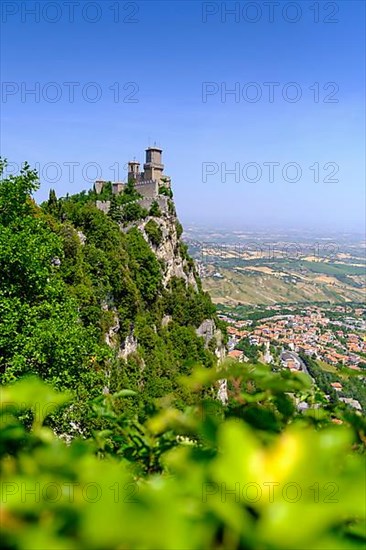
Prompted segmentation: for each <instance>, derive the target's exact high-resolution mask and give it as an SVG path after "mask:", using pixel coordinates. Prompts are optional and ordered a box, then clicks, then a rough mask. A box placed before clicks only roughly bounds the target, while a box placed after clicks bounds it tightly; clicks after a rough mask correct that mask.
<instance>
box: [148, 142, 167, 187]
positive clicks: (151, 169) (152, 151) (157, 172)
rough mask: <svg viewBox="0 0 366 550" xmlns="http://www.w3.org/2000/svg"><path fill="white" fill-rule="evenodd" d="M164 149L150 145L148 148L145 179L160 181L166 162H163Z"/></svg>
mask: <svg viewBox="0 0 366 550" xmlns="http://www.w3.org/2000/svg"><path fill="white" fill-rule="evenodd" d="M162 151H163V150H162V149H160V147H156V146H154V147H148V148H147V149H146V162H145V164H144V179H145V180H153V181H157V182H158V183H160V180H161V177H162V175H163V170H164V164H162V163H161V154H162Z"/></svg>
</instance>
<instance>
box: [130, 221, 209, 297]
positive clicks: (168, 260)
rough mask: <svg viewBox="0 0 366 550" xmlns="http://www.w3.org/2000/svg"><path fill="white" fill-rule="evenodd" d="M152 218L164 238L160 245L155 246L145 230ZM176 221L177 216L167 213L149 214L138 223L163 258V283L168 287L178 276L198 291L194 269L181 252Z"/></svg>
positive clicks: (160, 257)
mask: <svg viewBox="0 0 366 550" xmlns="http://www.w3.org/2000/svg"><path fill="white" fill-rule="evenodd" d="M150 220H154V222H155V223H157V224H158V225H159V227H160V229H161V232H162V240H161V243H160V244H159V245H158V246H154V245H152V244H151V243H150V241H149V238H148V235H147V234H146V232H145V226H146V224H147V223H148V222H149V221H150ZM176 222H177V218H176V217H175V216H173V215H168V214H166V213H165V214H163V215H162V216H160V217H151V216H149V217H148V218H146V219H145V220H143V221H142V222H141V223H140V224H139V225H138V228H139V230H140V231H141V232H142V234H143V236H144V238H145V240H146V241H147V242H148V243H149V245H150V246H151V248H152V250H153V251H154V253H155V255H156V257H157V259H158V260H161V262H162V265H163V266H164V272H163V285H164V286H165V287H166V286H167V285H168V283H169V281H170V279H171V278H172V277H178V278H180V279H184V281H185V282H186V284H187V285H188V284H189V285H192V286H193V288H194V289H195V290H196V291H198V287H197V282H196V279H195V276H194V269H192V268H191V267H190V266H189V264H188V262H187V260H186V259H185V258H184V257H183V256H182V253H181V249H180V246H179V243H180V240H179V238H178V235H177V229H176Z"/></svg>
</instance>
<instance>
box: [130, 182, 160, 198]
mask: <svg viewBox="0 0 366 550" xmlns="http://www.w3.org/2000/svg"><path fill="white" fill-rule="evenodd" d="M135 188H136V191H137V192H138V193H140V195H142V196H143V197H144V198H147V197H156V195H157V194H158V192H159V187H158V183H157V182H156V181H150V182H141V183H137V184H136V186H135Z"/></svg>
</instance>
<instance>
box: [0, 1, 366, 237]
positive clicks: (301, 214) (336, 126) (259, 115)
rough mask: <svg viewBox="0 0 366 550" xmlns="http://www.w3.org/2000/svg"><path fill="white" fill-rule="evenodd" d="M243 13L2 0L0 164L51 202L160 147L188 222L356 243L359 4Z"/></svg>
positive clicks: (192, 5)
mask: <svg viewBox="0 0 366 550" xmlns="http://www.w3.org/2000/svg"><path fill="white" fill-rule="evenodd" d="M55 4H57V5H58V6H59V9H56V8H55ZM250 4H251V6H248V2H226V3H223V2H199V1H192V2H189V1H185V2H180V1H174V2H154V1H149V2H116V1H113V0H111V1H109V0H107V1H102V2H82V1H79V2H70V3H69V4H68V5H67V4H65V3H64V2H63V1H59V2H47V1H43V2H42V1H41V2H32V1H30V0H29V1H27V2H18V3H17V2H5V1H4V2H3V3H2V8H1V9H2V21H3V23H2V67H1V68H2V80H3V81H4V83H3V90H2V98H1V109H2V125H1V152H2V155H3V156H6V157H7V158H8V160H9V161H12V162H15V163H20V162H22V161H24V160H28V162H29V163H30V164H32V165H34V164H35V163H39V165H40V167H41V168H44V167H45V166H46V168H47V169H43V175H42V171H41V182H42V186H41V191H40V192H39V193H38V195H37V199H38V200H42V199H44V198H46V197H47V195H48V191H49V188H50V187H53V188H55V189H56V191H57V194H58V195H64V194H66V193H67V192H69V193H73V192H77V191H79V190H81V189H84V188H88V187H90V186H91V184H90V183H88V181H86V180H85V173H86V174H87V176H86V177H87V178H89V179H93V178H94V175H96V169H95V168H93V164H89V163H95V164H96V165H97V166H100V171H99V172H100V173H99V174H98V176H102V178H104V179H115V175H116V174H115V168H114V169H113V168H110V167H113V166H114V167H116V166H117V163H118V165H119V167H120V168H121V170H120V179H124V178H125V171H124V170H123V167H124V164H125V162H126V161H128V160H129V159H131V158H133V157H134V156H135V157H136V158H137V159H139V160H140V161H141V162H143V155H144V149H145V147H146V146H148V145H149V144H153V143H154V142H155V141H156V142H157V143H158V144H159V145H161V146H162V147H163V149H164V162H165V167H166V168H165V171H166V173H167V174H168V175H171V176H172V178H173V186H174V191H175V198H176V203H177V209H178V214H179V215H180V217H181V219H182V220H183V222H184V223H189V222H191V221H195V222H203V223H209V224H210V225H212V226H215V225H217V226H225V225H226V226H229V225H232V226H236V227H248V226H253V227H271V226H280V227H284V228H286V227H291V228H294V227H295V228H298V227H320V228H325V229H326V228H328V229H332V230H336V229H340V230H344V229H346V228H348V227H349V228H350V229H355V230H357V229H358V230H361V231H362V229H363V227H364V215H365V213H364V209H365V162H364V149H365V112H364V96H365V81H364V70H365V61H364V46H365V44H364V31H363V27H364V24H365V4H364V2H362V1H351V0H347V1H345V2H343V1H341V2H315V3H314V2H313V1H309V2H308V1H306V0H305V1H299V2H295V3H292V7H291V6H290V7H288V4H289V3H288V2H279V5H276V6H274V8H273V9H274V12H273V14H271V13H269V10H270V8H269V7H268V6H267V5H266V2H259V1H258V2H251V3H250ZM267 4H268V3H267ZM275 4H276V3H275ZM294 4H295V6H294ZM225 6H226V9H227V10H229V9H233V8H234V9H236V10H237V11H236V13H234V14H232V15H230V14H229V13H225ZM312 6H313V8H312ZM314 7H315V8H318V12H316V11H314ZM32 8H33V9H35V10H36V14H35V15H34V14H32V13H28V12H27V10H29V11H31V10H32ZM37 10H38V13H37ZM72 10H73V11H74V14H73V15H72ZM117 10H119V11H117ZM238 10H239V11H238ZM15 12H16V13H15ZM36 19H37V20H36ZM317 20H318V21H317ZM333 21H336V22H333ZM67 82H69V83H70V82H74V83H77V84H78V85H76V84H74V85H70V84H69V85H68V84H65V83H67ZM90 82H93V83H95V84H93V85H89V86H87V84H88V83H90ZM205 82H206V83H207V82H209V83H213V84H210V85H208V87H207V85H205V84H203V83H205ZM268 82H275V83H278V84H276V85H275V86H274V87H273V93H274V96H273V101H270V94H269V92H270V87H269V85H268V84H267V85H266V84H264V83H268ZM50 83H54V84H50ZM116 83H117V84H116ZM128 83H133V84H128ZM236 83H237V84H236ZM248 83H253V84H251V85H249V86H248ZM288 83H296V85H290V86H288ZM316 83H318V84H316ZM329 83H333V84H329ZM72 86H74V91H73V94H74V99H73V101H70V97H72ZM124 86H125V87H126V89H123V88H124ZM324 86H326V89H324ZM235 87H236V94H237V95H235V94H231V95H230V94H228V95H226V96H225V89H226V90H230V89H235ZM32 88H33V89H35V90H36V95H34V94H33V95H32V94H27V93H26V92H27V90H29V89H32ZM117 88H119V98H117V97H116V96H117ZM203 89H204V90H206V91H208V92H209V94H208V95H205V96H204V97H203V95H202V90H203ZM221 92H223V96H222V97H221ZM96 93H98V94H99V95H100V98H99V99H98V100H97V101H95V102H94V101H93V99H94V97H95V94H96ZM57 94H58V95H59V99H58V101H53V99H54V98H55V97H56V95H57ZM238 94H239V95H238ZM256 94H258V95H257V99H258V100H257V101H256V102H255V101H253V100H254V99H255V96H256ZM286 94H287V95H286ZM296 94H298V95H300V94H301V98H300V99H299V100H298V101H291V100H292V99H295V98H296ZM283 96H284V97H285V98H284V97H283ZM131 99H135V100H137V101H135V102H131V101H130V100H131ZM123 100H125V101H123ZM324 100H325V101H324ZM331 100H338V101H337V102H334V101H333V102H332V101H331ZM271 162H273V163H278V164H276V165H275V166H274V168H273V170H274V174H273V178H272V181H270V178H269V171H270V167H269V166H268V164H264V163H271ZM49 163H51V164H49ZM52 163H57V164H58V165H59V167H60V168H58V169H56V168H55V167H54V165H53V164H52ZM69 163H78V164H75V165H74V168H72V167H71V165H70V164H69ZM207 163H209V164H207ZM288 163H296V165H288ZM328 163H330V164H328ZM286 165H288V166H287V167H286ZM311 166H312V167H313V168H310V167H311ZM337 167H339V171H338V172H337V173H334V172H335V171H336V169H337ZM225 168H226V169H227V170H233V169H234V168H235V169H236V170H237V171H238V170H239V173H237V174H236V175H235V174H233V175H229V174H227V175H226V179H225V173H224V171H225ZM299 168H300V169H301V172H300V171H299ZM72 170H73V171H74V177H73V178H72V177H70V174H71V173H72ZM211 172H213V174H212V175H211V174H210V173H211ZM283 173H284V174H285V179H284V177H283ZM243 174H244V175H243ZM58 178H59V181H55V182H54V183H52V180H53V179H58ZM317 179H318V180H319V181H316V180H317ZM235 180H237V181H235ZM255 180H257V181H255ZM286 180H287V181H286ZM295 180H298V181H295ZM329 180H330V181H329ZM332 180H338V181H332Z"/></svg>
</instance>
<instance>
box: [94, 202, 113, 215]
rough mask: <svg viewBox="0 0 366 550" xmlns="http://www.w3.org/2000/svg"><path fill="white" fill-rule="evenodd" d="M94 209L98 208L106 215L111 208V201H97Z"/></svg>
mask: <svg viewBox="0 0 366 550" xmlns="http://www.w3.org/2000/svg"><path fill="white" fill-rule="evenodd" d="M96 207H97V208H99V210H101V211H102V212H104V214H108V212H109V209H110V207H111V201H97V202H96Z"/></svg>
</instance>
